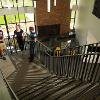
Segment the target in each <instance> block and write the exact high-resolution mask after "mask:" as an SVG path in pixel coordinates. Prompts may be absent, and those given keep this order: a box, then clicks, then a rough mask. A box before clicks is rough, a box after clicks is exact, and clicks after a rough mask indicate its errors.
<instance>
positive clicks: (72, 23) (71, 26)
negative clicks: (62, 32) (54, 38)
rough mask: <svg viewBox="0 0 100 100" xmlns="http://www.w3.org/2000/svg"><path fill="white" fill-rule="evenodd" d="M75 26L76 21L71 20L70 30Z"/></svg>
mask: <svg viewBox="0 0 100 100" xmlns="http://www.w3.org/2000/svg"><path fill="white" fill-rule="evenodd" d="M73 25H74V19H71V22H70V29H73Z"/></svg>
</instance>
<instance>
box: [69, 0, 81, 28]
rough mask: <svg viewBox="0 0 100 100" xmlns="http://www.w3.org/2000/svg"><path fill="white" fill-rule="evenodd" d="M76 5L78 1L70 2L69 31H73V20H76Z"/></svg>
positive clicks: (71, 0) (72, 0)
mask: <svg viewBox="0 0 100 100" xmlns="http://www.w3.org/2000/svg"><path fill="white" fill-rule="evenodd" d="M78 3H79V0H70V9H71V21H70V29H73V28H74V26H75V19H76V14H77V11H76V10H77V4H78ZM72 8H73V9H72Z"/></svg>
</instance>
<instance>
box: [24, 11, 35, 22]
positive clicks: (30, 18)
mask: <svg viewBox="0 0 100 100" xmlns="http://www.w3.org/2000/svg"><path fill="white" fill-rule="evenodd" d="M25 16H26V21H34V14H33V13H25Z"/></svg>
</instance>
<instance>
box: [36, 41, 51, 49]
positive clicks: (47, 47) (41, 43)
mask: <svg viewBox="0 0 100 100" xmlns="http://www.w3.org/2000/svg"><path fill="white" fill-rule="evenodd" d="M37 42H38V43H40V44H41V45H43V46H44V47H45V48H47V49H48V50H50V51H52V50H51V49H50V48H49V47H47V46H46V45H45V44H43V43H42V42H40V41H39V40H37Z"/></svg>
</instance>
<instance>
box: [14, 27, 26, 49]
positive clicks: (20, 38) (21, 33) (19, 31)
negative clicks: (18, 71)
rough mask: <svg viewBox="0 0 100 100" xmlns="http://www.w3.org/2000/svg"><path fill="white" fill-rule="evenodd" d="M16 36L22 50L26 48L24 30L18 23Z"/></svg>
mask: <svg viewBox="0 0 100 100" xmlns="http://www.w3.org/2000/svg"><path fill="white" fill-rule="evenodd" d="M15 36H16V39H17V43H18V46H19V48H20V50H21V51H23V50H24V31H23V30H22V29H21V27H20V25H16V30H15V31H14V38H15Z"/></svg>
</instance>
